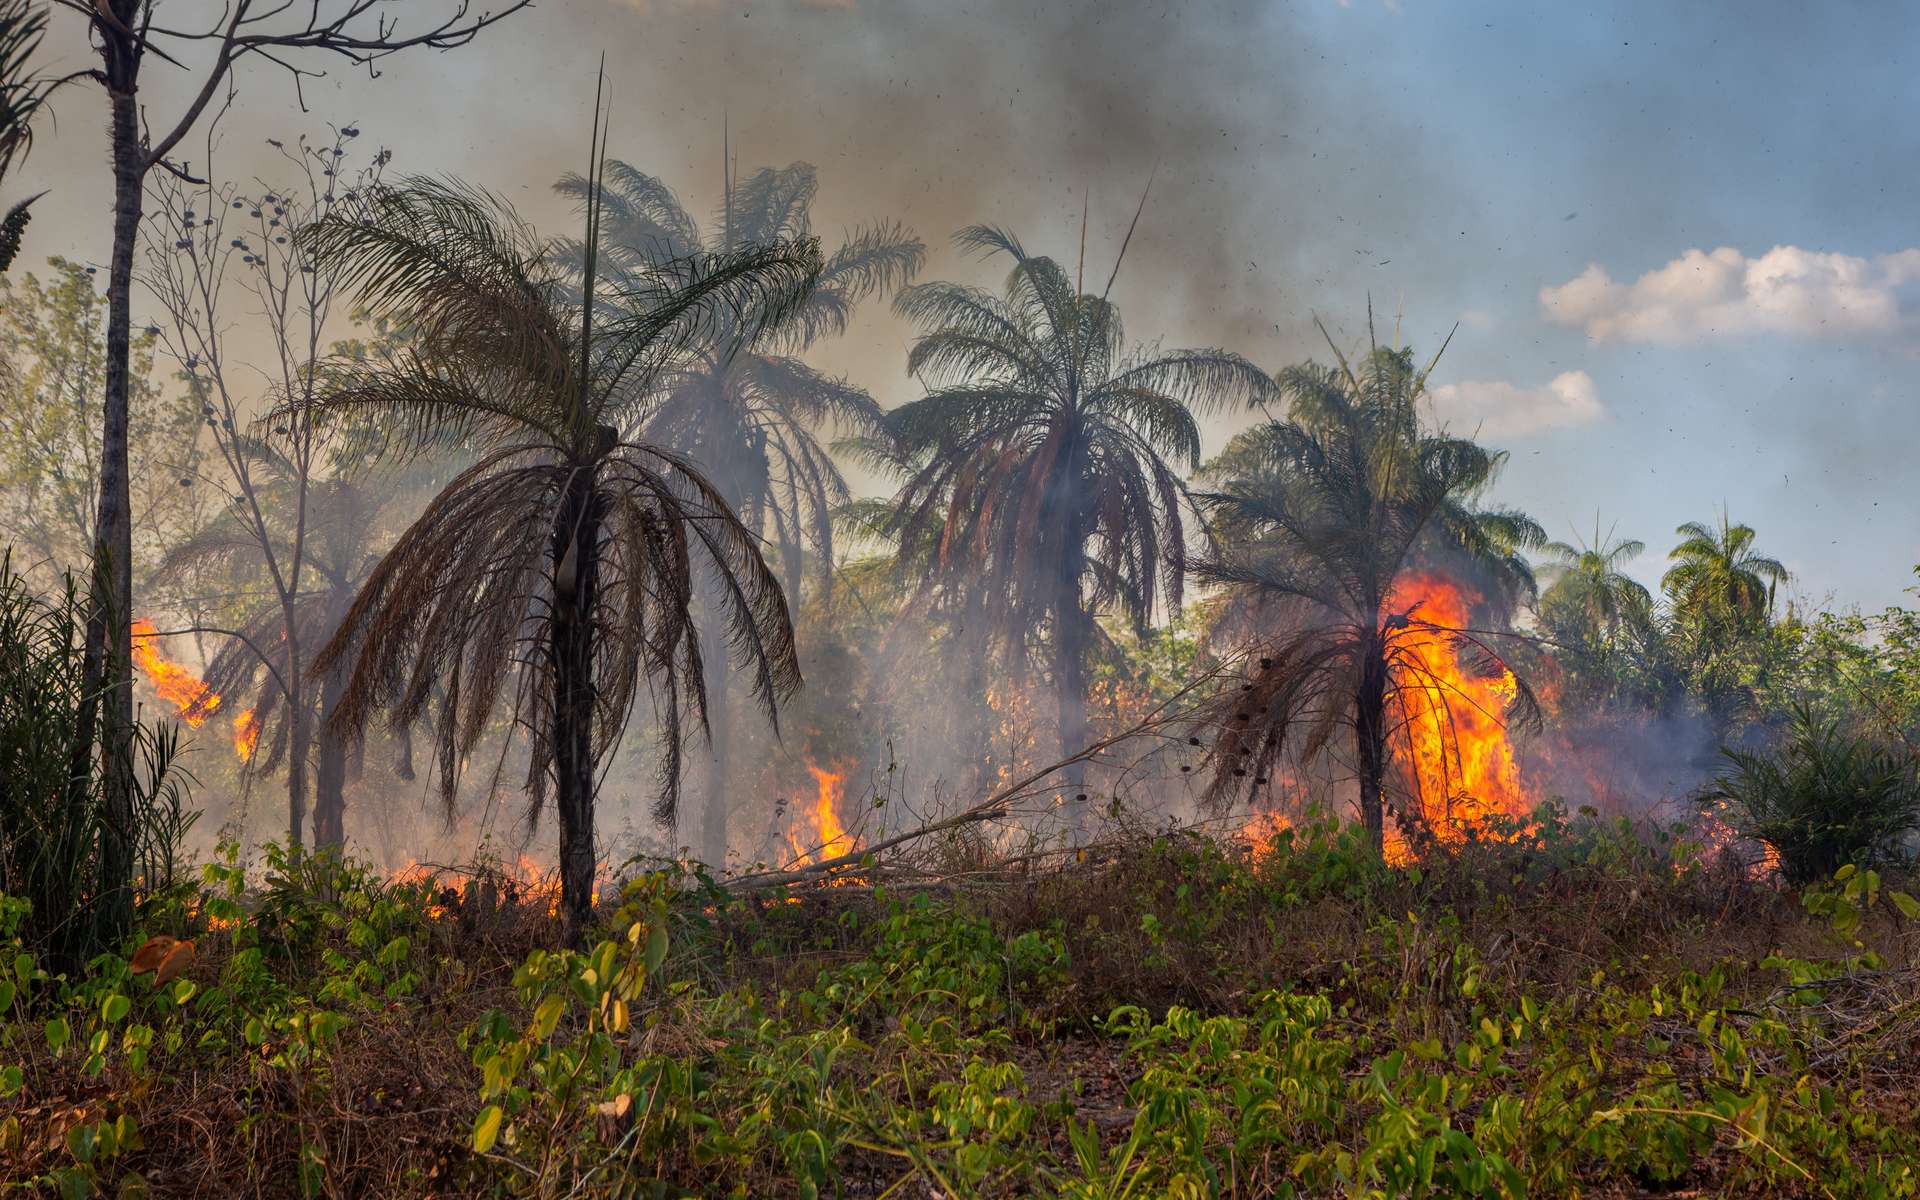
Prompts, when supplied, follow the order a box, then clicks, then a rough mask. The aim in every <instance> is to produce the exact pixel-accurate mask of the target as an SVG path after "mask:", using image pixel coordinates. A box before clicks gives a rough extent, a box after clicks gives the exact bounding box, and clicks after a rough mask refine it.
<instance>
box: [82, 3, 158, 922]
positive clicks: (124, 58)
mask: <svg viewBox="0 0 1920 1200" xmlns="http://www.w3.org/2000/svg"><path fill="white" fill-rule="evenodd" d="M101 55H102V57H103V59H104V61H105V64H106V68H107V69H106V74H107V80H108V88H107V99H108V105H109V108H110V109H111V113H112V118H111V137H112V148H113V252H112V259H111V263H110V265H109V268H108V275H107V364H106V365H107V392H106V397H105V406H104V419H103V421H102V431H101V452H100V500H99V507H98V509H97V512H96V517H95V520H94V543H93V567H92V576H91V582H90V587H89V592H88V606H87V636H86V643H85V647H84V650H83V654H82V660H81V663H82V665H81V672H82V678H83V680H84V682H85V689H86V699H85V700H84V701H83V704H82V709H81V713H80V720H79V723H78V731H77V734H76V737H75V739H74V743H75V744H74V746H73V749H72V758H73V763H74V783H73V788H74V790H75V798H76V799H78V800H80V802H82V803H84V795H85V791H86V781H87V778H88V776H89V774H90V773H91V771H92V770H93V768H94V758H93V752H94V746H95V744H96V730H97V733H98V738H97V743H98V745H99V748H100V757H99V760H98V761H99V770H100V772H101V776H102V783H103V785H104V786H103V789H102V791H103V797H102V802H103V812H102V817H103V819H102V822H101V830H100V857H99V876H98V878H97V880H96V885H97V893H96V894H97V896H98V910H97V918H98V920H99V922H100V927H101V929H102V932H103V933H104V934H105V935H107V936H112V935H114V934H117V933H120V932H124V931H125V930H126V928H127V927H128V925H129V924H130V923H131V922H132V919H133V839H134V831H133V822H134V814H133V771H134V763H133V629H132V624H133V519H132V511H131V502H130V496H129V494H128V482H127V391H128V373H129V370H130V364H129V355H130V352H131V347H132V331H133V314H132V303H133V252H134V247H135V245H136V244H137V242H138V241H139V236H140V206H141V188H142V186H143V183H144V180H145V177H146V160H145V153H146V152H145V150H144V149H142V147H141V144H140V117H139V111H138V107H137V103H136V100H135V97H134V91H133V89H134V80H135V77H136V74H137V69H138V66H137V64H138V59H137V51H136V49H135V47H134V46H133V45H132V41H131V38H128V37H124V36H121V35H118V34H111V35H109V36H108V37H107V39H106V40H105V42H103V44H102V46H101ZM96 719H97V724H96Z"/></svg>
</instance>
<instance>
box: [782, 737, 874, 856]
mask: <svg viewBox="0 0 1920 1200" xmlns="http://www.w3.org/2000/svg"><path fill="white" fill-rule="evenodd" d="M807 773H808V774H810V775H812V776H813V785H814V799H813V825H812V828H811V829H806V830H799V829H796V830H792V831H789V832H788V834H787V842H788V843H789V844H790V845H791V846H792V847H793V852H794V855H795V856H796V858H797V860H798V865H801V866H805V865H806V864H808V863H814V862H824V861H825V860H827V859H829V858H837V857H839V856H840V855H842V854H849V853H852V851H853V850H854V849H855V848H856V847H857V846H858V844H859V843H858V841H857V840H856V839H855V838H854V836H853V835H852V834H850V833H848V832H847V828H846V826H845V825H844V824H843V823H842V822H841V820H840V806H841V799H842V791H843V789H844V787H845V784H846V778H847V777H846V775H845V773H844V772H834V771H828V770H826V769H824V768H822V767H819V766H816V765H814V764H813V763H812V762H809V763H807Z"/></svg>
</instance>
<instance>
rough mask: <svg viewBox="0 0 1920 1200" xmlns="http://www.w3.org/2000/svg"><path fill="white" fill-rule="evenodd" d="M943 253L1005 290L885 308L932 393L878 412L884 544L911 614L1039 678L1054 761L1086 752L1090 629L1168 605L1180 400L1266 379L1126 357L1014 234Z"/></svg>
mask: <svg viewBox="0 0 1920 1200" xmlns="http://www.w3.org/2000/svg"><path fill="white" fill-rule="evenodd" d="M955 241H956V242H957V243H958V244H959V246H960V247H961V248H962V249H963V250H969V251H974V252H977V253H983V254H986V255H1004V256H1006V257H1007V258H1009V259H1011V260H1012V262H1013V269H1012V271H1011V272H1010V274H1009V275H1008V278H1007V282H1006V287H1005V291H1004V294H1003V295H1000V296H995V295H993V294H991V293H989V292H986V291H983V290H981V289H978V288H972V287H966V286H963V285H961V284H956V283H928V284H921V285H917V286H914V287H910V288H907V289H905V290H903V291H902V292H901V293H900V295H899V296H898V297H897V298H896V299H895V301H894V308H895V311H897V312H898V313H900V314H901V315H902V316H904V317H906V318H908V319H910V320H912V321H913V322H914V323H915V324H916V325H917V326H919V327H920V329H921V330H922V331H923V332H922V333H921V336H920V337H919V339H918V340H917V341H916V342H915V343H914V346H913V349H912V351H911V353H910V354H909V355H908V359H907V369H908V370H909V371H910V372H911V373H912V374H914V375H916V376H918V377H919V378H920V379H921V380H922V381H923V382H924V383H925V384H926V385H927V386H928V387H929V388H930V389H931V390H930V391H929V393H928V395H926V396H924V397H922V398H921V399H919V400H915V401H913V402H911V403H909V404H906V405H903V406H902V407H900V408H898V409H895V410H893V411H892V412H890V413H889V414H888V420H887V428H888V432H889V433H890V434H891V435H892V438H893V440H894V443H895V448H894V451H893V455H894V461H895V462H896V463H897V464H899V465H900V467H901V469H902V471H903V473H904V474H905V475H906V482H905V484H904V485H903V486H902V487H901V489H900V490H899V492H898V493H897V494H896V495H895V496H894V498H893V502H892V513H891V515H890V516H889V517H888V519H887V521H886V525H885V528H884V530H883V531H882V532H884V533H885V534H886V535H887V536H889V537H890V538H891V539H893V540H894V541H895V542H896V543H897V544H899V545H901V546H903V547H909V548H912V547H925V548H926V549H927V552H925V553H914V554H910V555H903V556H902V557H901V560H900V561H901V566H902V569H903V570H904V571H908V572H910V573H911V574H912V575H913V576H914V577H915V578H916V581H917V583H918V585H919V597H918V600H917V601H916V603H917V604H920V605H927V606H931V605H938V606H939V607H940V608H942V609H943V610H944V612H945V614H946V616H947V618H948V619H949V620H952V621H955V622H957V623H958V624H960V625H961V626H962V627H963V628H965V629H966V630H968V631H969V636H970V637H971V638H973V639H974V642H973V645H974V646H975V647H976V648H975V649H974V650H973V651H972V653H975V654H979V655H983V656H984V655H985V654H987V653H995V654H998V655H1000V656H1002V657H1003V659H1004V661H1005V662H1006V664H1007V666H1008V667H1009V669H1010V670H1011V671H1013V672H1014V674H1015V675H1016V676H1019V675H1020V674H1021V673H1023V672H1024V671H1026V670H1028V669H1030V668H1032V667H1035V666H1039V667H1041V668H1042V669H1044V670H1046V671H1048V673H1049V674H1050V675H1051V683H1052V686H1053V687H1054V689H1055V691H1056V693H1057V695H1058V703H1059V708H1058V714H1059V737H1060V746H1061V750H1062V753H1063V756H1064V755H1067V754H1072V753H1075V752H1077V751H1079V750H1080V749H1081V748H1082V746H1083V745H1084V744H1085V742H1086V731H1087V713H1086V701H1087V681H1088V668H1089V658H1090V656H1091V655H1092V654H1093V653H1094V651H1095V650H1096V648H1097V646H1098V644H1099V642H1100V640H1101V638H1102V634H1101V632H1100V628H1099V625H1098V624H1097V621H1096V617H1097V616H1098V615H1099V614H1101V613H1105V612H1112V611H1116V610H1117V611H1118V612H1120V613H1123V614H1124V615H1125V616H1126V617H1127V618H1128V619H1130V620H1132V621H1133V622H1134V623H1135V624H1136V626H1141V625H1144V624H1145V623H1146V622H1147V620H1148V619H1149V618H1150V616H1151V614H1152V612H1153V610H1154V606H1155V604H1156V603H1162V602H1163V603H1165V604H1166V605H1167V606H1168V607H1169V608H1170V609H1177V608H1178V607H1179V605H1180V600H1181V592H1182V573H1181V568H1180V564H1181V561H1182V559H1183V558H1184V557H1185V553H1186V543H1185V532H1184V530H1183V528H1182V524H1181V520H1180V509H1181V506H1182V504H1183V502H1184V501H1185V498H1186V488H1185V485H1184V484H1182V482H1181V480H1180V478H1179V476H1178V475H1176V474H1175V473H1174V472H1175V464H1182V465H1186V466H1188V467H1192V466H1195V465H1197V464H1198V462H1199V456H1200V431H1199V428H1198V426H1197V425H1196V424H1195V422H1194V417H1193V413H1192V411H1191V408H1190V406H1194V405H1218V404H1228V403H1233V402H1236V401H1237V402H1241V403H1252V402H1256V401H1258V400H1261V399H1263V398H1265V397H1266V396H1268V395H1269V394H1271V392H1272V388H1273V384H1272V380H1270V379H1269V378H1268V377H1267V375H1266V374H1265V372H1263V371H1261V370H1260V369H1259V368H1258V367H1256V366H1254V365H1253V364H1252V363H1251V362H1249V361H1247V360H1246V359H1244V358H1242V357H1240V356H1239V355H1237V354H1230V353H1227V352H1226V351H1224V350H1213V349H1201V350H1174V351H1167V352H1162V351H1160V350H1158V349H1157V348H1156V347H1145V348H1139V347H1130V346H1129V345H1128V344H1127V342H1126V340H1125V337H1124V334H1123V331H1122V329H1121V323H1120V313H1119V310H1118V309H1117V308H1116V307H1115V306H1114V305H1113V304H1112V303H1110V302H1109V301H1108V299H1107V297H1106V295H1104V294H1103V295H1093V294H1091V293H1087V292H1084V291H1082V290H1080V288H1079V286H1078V285H1077V284H1076V282H1075V281H1074V280H1072V279H1070V278H1069V277H1068V275H1067V272H1066V271H1065V270H1064V269H1062V268H1061V266H1060V265H1059V264H1058V263H1056V262H1055V261H1054V260H1053V259H1051V258H1046V257H1042V256H1038V255H1033V254H1029V253H1028V252H1027V250H1026V248H1025V247H1023V246H1022V245H1021V244H1020V242H1019V240H1018V239H1016V238H1015V237H1014V236H1013V235H1012V234H1010V233H1007V232H1005V231H1003V230H1000V229H996V228H993V227H990V226H985V225H976V226H972V227H970V228H968V229H964V230H962V231H961V232H960V233H959V234H958V235H956V238H955ZM1115 269H1116V271H1117V269H1118V267H1117V266H1116V268H1115ZM1108 283H1109V287H1110V286H1111V283H1112V280H1111V279H1109V281H1108ZM1079 782H1080V776H1079V774H1078V773H1077V772H1076V773H1075V775H1074V776H1073V777H1072V778H1071V779H1070V780H1069V783H1070V785H1072V786H1077V785H1078V784H1079Z"/></svg>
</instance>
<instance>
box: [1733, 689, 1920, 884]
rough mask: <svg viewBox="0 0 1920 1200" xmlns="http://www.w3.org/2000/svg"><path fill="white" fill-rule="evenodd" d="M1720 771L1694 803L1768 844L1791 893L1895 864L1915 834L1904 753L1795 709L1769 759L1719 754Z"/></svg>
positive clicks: (1918, 800)
mask: <svg viewBox="0 0 1920 1200" xmlns="http://www.w3.org/2000/svg"><path fill="white" fill-rule="evenodd" d="M1721 754H1723V755H1725V756H1726V759H1727V762H1728V763H1729V764H1730V765H1729V768H1728V769H1727V770H1726V771H1725V772H1723V773H1722V774H1721V775H1720V777H1719V778H1718V779H1716V780H1715V781H1714V782H1713V784H1712V785H1711V786H1710V787H1709V788H1708V789H1707V791H1706V792H1705V793H1704V795H1703V800H1705V801H1706V802H1707V803H1710V804H1712V803H1718V804H1721V805H1723V806H1724V807H1723V809H1722V811H1723V812H1724V814H1725V815H1726V816H1727V818H1728V820H1729V823H1730V824H1731V825H1732V826H1733V828H1734V829H1735V830H1736V831H1737V832H1738V833H1739V834H1741V836H1743V837H1750V838H1754V839H1756V840H1758V841H1761V842H1764V843H1766V844H1767V845H1768V846H1771V847H1772V848H1773V849H1774V850H1775V851H1776V852H1777V853H1778V854H1779V856H1780V869H1781V872H1782V873H1783V874H1784V875H1785V876H1786V879H1787V882H1788V883H1790V884H1792V885H1794V886H1796V887H1799V886H1804V885H1806V884H1809V883H1813V882H1815V881H1817V880H1822V879H1826V878H1829V877H1831V876H1832V875H1833V873H1834V872H1835V871H1837V870H1838V869H1840V868H1841V867H1843V866H1848V865H1853V866H1861V867H1864V866H1869V865H1875V864H1879V863H1884V862H1887V861H1889V860H1891V859H1894V858H1897V857H1898V856H1899V854H1900V852H1901V844H1902V841H1903V839H1904V838H1905V837H1906V835H1907V834H1908V833H1909V832H1911V831H1912V830H1914V829H1915V828H1916V827H1920V770H1916V764H1915V763H1914V760H1913V758H1912V756H1911V755H1910V754H1906V753H1903V752H1900V751H1897V750H1894V749H1892V748H1889V747H1886V746H1881V745H1876V744H1874V743H1872V742H1869V741H1867V740H1866V739H1863V738H1858V737H1851V736H1847V735H1845V734H1843V733H1841V732H1840V727H1839V725H1838V724H1837V723H1835V722H1832V721H1821V720H1819V719H1817V718H1816V717H1814V716H1813V714H1812V712H1811V711H1810V710H1809V709H1807V708H1805V707H1804V706H1803V707H1801V708H1799V709H1797V710H1796V711H1795V713H1794V720H1793V728H1792V730H1791V732H1790V733H1789V735H1788V738H1787V741H1786V744H1785V745H1784V746H1783V747H1781V748H1780V750H1779V751H1778V752H1777V753H1773V754H1765V753H1755V752H1751V751H1745V750H1735V749H1732V748H1730V747H1728V748H1723V749H1722V750H1721Z"/></svg>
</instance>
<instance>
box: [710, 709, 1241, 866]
mask: <svg viewBox="0 0 1920 1200" xmlns="http://www.w3.org/2000/svg"><path fill="white" fill-rule="evenodd" d="M1213 678H1214V675H1213V674H1209V675H1207V676H1205V677H1204V678H1201V679H1198V680H1195V681H1194V682H1192V683H1190V684H1188V685H1187V686H1185V687H1183V688H1181V689H1180V690H1179V691H1178V692H1175V693H1174V694H1173V695H1172V696H1169V697H1168V698H1167V699H1166V700H1164V701H1162V702H1161V703H1160V704H1159V705H1158V706H1157V707H1155V708H1154V709H1153V711H1152V712H1150V713H1148V714H1147V715H1146V716H1145V717H1143V718H1141V719H1140V720H1139V721H1138V722H1136V723H1134V724H1133V725H1132V726H1130V727H1128V728H1127V729H1125V730H1122V731H1121V732H1119V733H1116V734H1114V735H1113V736H1111V737H1106V738H1102V739H1100V740H1099V741H1097V742H1093V743H1091V744H1090V745H1088V746H1086V747H1084V748H1083V749H1081V750H1080V751H1079V752H1078V753H1076V754H1071V755H1069V756H1067V757H1066V758H1063V759H1061V760H1059V761H1058V762H1055V763H1049V764H1048V765H1047V766H1044V767H1042V768H1040V769H1039V770H1037V771H1034V772H1032V773H1030V774H1028V775H1025V776H1022V777H1021V778H1020V779H1019V780H1017V781H1015V782H1014V783H1012V784H1009V785H1008V786H1006V787H1004V788H1001V789H1000V790H999V791H997V792H995V793H993V794H992V795H991V796H988V797H987V798H986V799H985V800H982V801H980V802H979V803H978V804H975V805H973V806H972V807H970V808H967V809H965V810H963V811H961V812H958V813H955V814H954V815H953V816H950V817H945V818H942V819H941V820H938V821H934V822H931V823H929V824H926V825H922V826H920V827H919V828H917V829H911V830H908V831H907V832H905V833H899V834H895V835H894V836H892V837H889V838H883V839H881V840H880V841H878V842H875V843H874V844H873V845H871V846H864V847H861V848H860V849H857V850H852V851H849V852H847V853H845V854H839V855H835V856H834V857H832V858H828V859H822V860H821V861H820V862H817V863H809V864H807V865H806V866H804V867H795V868H793V869H791V870H785V871H757V872H753V873H750V874H746V875H736V876H734V877H732V878H731V879H728V880H727V881H726V883H725V885H724V886H725V887H726V888H727V889H728V890H729V891H755V890H760V889H765V888H778V887H786V886H787V885H788V884H794V883H805V882H807V881H809V880H814V879H821V878H824V877H826V876H829V875H833V874H835V873H837V872H840V871H845V870H848V869H851V868H862V869H871V868H872V867H873V866H874V862H875V857H874V856H876V855H878V854H880V853H881V852H883V851H886V850H892V849H895V848H896V847H899V846H904V845H906V844H907V843H909V842H916V841H919V840H920V839H921V838H925V837H931V836H932V835H934V834H937V833H947V832H950V831H952V830H955V829H960V828H964V827H965V826H968V825H977V824H979V823H980V822H982V821H991V820H995V819H997V818H1000V817H1004V816H1006V815H1007V810H1008V809H1009V807H1011V805H1012V804H1013V802H1014V801H1016V800H1019V799H1021V798H1023V797H1024V796H1026V795H1027V794H1028V793H1029V792H1030V791H1031V790H1032V789H1033V787H1034V786H1035V785H1036V784H1038V783H1040V782H1041V781H1042V780H1045V779H1046V778H1047V777H1048V776H1050V775H1053V774H1054V773H1056V772H1058V771H1064V770H1065V769H1067V768H1068V767H1070V766H1073V765H1074V764H1075V763H1081V762H1088V761H1091V760H1093V759H1095V758H1098V757H1099V756H1100V755H1101V754H1104V753H1105V752H1106V751H1108V750H1111V749H1112V748H1113V747H1115V746H1118V745H1120V744H1121V743H1123V742H1127V741H1130V740H1132V739H1133V738H1136V737H1139V736H1141V735H1143V734H1146V733H1149V732H1152V731H1154V730H1157V729H1163V728H1165V727H1166V726H1168V725H1171V724H1174V723H1176V722H1178V721H1180V720H1182V719H1185V718H1186V717H1187V716H1188V715H1189V714H1188V712H1187V711H1186V710H1184V709H1181V708H1179V707H1178V706H1179V704H1180V702H1181V701H1182V700H1184V699H1186V698H1187V697H1188V696H1189V695H1191V694H1192V693H1193V692H1194V691H1195V690H1196V689H1198V688H1200V687H1201V686H1203V685H1204V684H1206V683H1208V682H1209V681H1210V680H1212V679H1213Z"/></svg>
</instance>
